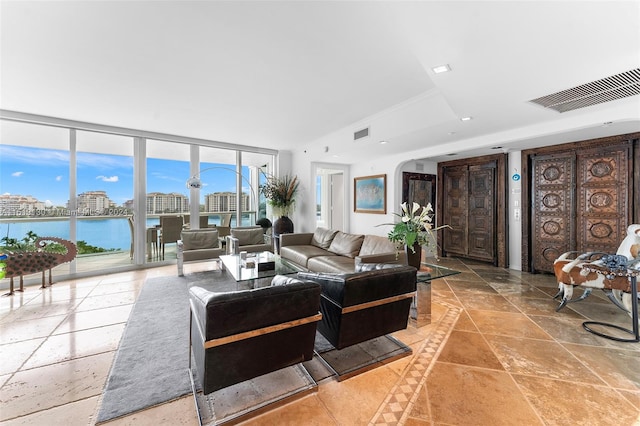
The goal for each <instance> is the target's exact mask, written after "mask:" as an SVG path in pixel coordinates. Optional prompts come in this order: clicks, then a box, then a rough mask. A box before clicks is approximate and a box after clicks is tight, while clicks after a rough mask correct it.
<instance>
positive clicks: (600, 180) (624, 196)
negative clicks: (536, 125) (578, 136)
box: [530, 143, 632, 272]
mask: <svg viewBox="0 0 640 426" xmlns="http://www.w3.org/2000/svg"><path fill="white" fill-rule="evenodd" d="M631 149H632V147H631V144H629V143H622V144H619V145H612V146H602V147H597V148H589V149H584V150H582V149H574V150H570V151H566V152H557V153H553V154H541V155H534V156H532V157H530V158H531V180H532V186H531V188H532V195H531V225H532V230H531V237H532V238H531V255H532V259H531V260H532V269H533V272H553V261H554V260H555V259H556V258H558V256H560V255H561V254H562V253H564V252H567V251H572V250H575V251H578V252H586V251H602V252H606V253H615V252H616V250H617V249H618V246H619V245H620V241H622V239H623V238H624V236H625V234H626V227H627V225H628V224H629V223H630V221H631V213H630V211H631V206H630V203H631V202H632V198H631V188H632V185H631V177H632V173H631V171H632V170H631V169H632V167H631V165H630V161H629V159H630V158H632V157H631Z"/></svg>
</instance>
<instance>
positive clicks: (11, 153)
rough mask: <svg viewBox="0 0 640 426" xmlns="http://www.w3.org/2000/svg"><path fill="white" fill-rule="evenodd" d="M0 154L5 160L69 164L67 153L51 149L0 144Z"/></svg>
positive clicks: (55, 164) (50, 164)
mask: <svg viewBox="0 0 640 426" xmlns="http://www.w3.org/2000/svg"><path fill="white" fill-rule="evenodd" d="M0 156H1V157H3V158H4V159H6V161H11V162H16V163H24V164H29V165H34V164H36V165H37V164H42V165H47V166H60V165H68V164H69V153H68V152H66V151H56V150H51V149H40V148H28V147H19V146H10V145H0Z"/></svg>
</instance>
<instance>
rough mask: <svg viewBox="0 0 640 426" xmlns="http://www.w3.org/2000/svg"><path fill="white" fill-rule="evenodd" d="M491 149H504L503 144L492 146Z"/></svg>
mask: <svg viewBox="0 0 640 426" xmlns="http://www.w3.org/2000/svg"><path fill="white" fill-rule="evenodd" d="M491 149H502V147H501V146H492V147H491Z"/></svg>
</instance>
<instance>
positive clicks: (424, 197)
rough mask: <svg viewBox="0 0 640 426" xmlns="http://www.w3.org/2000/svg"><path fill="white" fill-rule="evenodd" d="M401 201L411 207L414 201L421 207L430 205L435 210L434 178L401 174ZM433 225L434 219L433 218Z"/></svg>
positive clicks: (407, 173)
mask: <svg viewBox="0 0 640 426" xmlns="http://www.w3.org/2000/svg"><path fill="white" fill-rule="evenodd" d="M402 201H403V202H406V203H407V204H409V205H411V204H412V203H413V202H414V201H415V202H416V203H418V204H420V205H421V206H426V205H427V204H429V203H431V206H432V207H433V210H434V212H435V210H436V176H435V175H429V174H425V173H411V172H403V173H402ZM434 223H435V218H434Z"/></svg>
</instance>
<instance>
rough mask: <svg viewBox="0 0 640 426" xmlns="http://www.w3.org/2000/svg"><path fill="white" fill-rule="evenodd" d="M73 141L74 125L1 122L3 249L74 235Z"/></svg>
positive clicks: (66, 268)
mask: <svg viewBox="0 0 640 426" xmlns="http://www.w3.org/2000/svg"><path fill="white" fill-rule="evenodd" d="M69 145H70V131H69V129H64V128H57V127H49V126H40V125H35V124H28V123H18V122H12V121H0V239H1V240H0V251H10V250H21V249H35V246H34V245H33V243H34V242H35V239H36V237H58V238H63V239H70V238H71V236H72V235H71V227H70V218H71V217H72V215H75V214H76V211H75V209H73V210H72V209H70V208H69V194H70V192H69V191H70V187H71V185H72V183H73V182H72V180H71V174H70V151H69ZM70 267H71V265H70V264H65V265H63V266H61V267H60V269H61V271H63V272H69V271H70Z"/></svg>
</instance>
